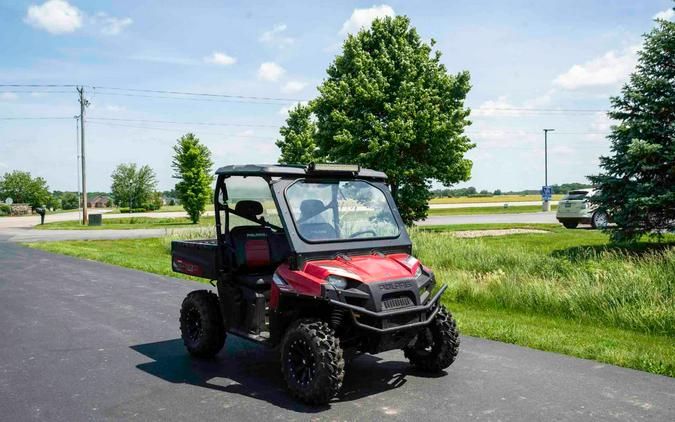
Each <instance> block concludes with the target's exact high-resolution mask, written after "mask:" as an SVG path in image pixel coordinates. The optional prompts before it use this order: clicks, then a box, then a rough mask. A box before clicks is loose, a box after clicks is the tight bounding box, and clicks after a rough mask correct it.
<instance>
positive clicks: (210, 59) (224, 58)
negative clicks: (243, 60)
mask: <svg viewBox="0 0 675 422" xmlns="http://www.w3.org/2000/svg"><path fill="white" fill-rule="evenodd" d="M204 61H205V62H206V63H212V64H219V65H221V66H229V65H232V64H235V63H236V62H237V59H235V58H234V57H232V56H230V55H227V54H225V53H221V52H218V51H214V52H213V53H212V54H211V55H210V56H206V57H204Z"/></svg>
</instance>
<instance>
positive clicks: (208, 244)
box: [171, 239, 223, 280]
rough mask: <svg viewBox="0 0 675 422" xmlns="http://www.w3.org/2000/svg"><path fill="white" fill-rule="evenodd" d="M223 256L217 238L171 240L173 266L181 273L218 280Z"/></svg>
mask: <svg viewBox="0 0 675 422" xmlns="http://www.w3.org/2000/svg"><path fill="white" fill-rule="evenodd" d="M222 257H223V254H222V251H221V250H220V248H219V247H218V241H217V240H216V239H197V240H174V241H172V242H171V266H172V268H173V270H174V271H176V272H179V273H183V274H188V275H191V276H195V277H202V278H208V279H211V280H216V279H218V277H219V275H220V270H221V268H222Z"/></svg>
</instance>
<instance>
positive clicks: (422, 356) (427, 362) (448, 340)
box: [403, 305, 459, 372]
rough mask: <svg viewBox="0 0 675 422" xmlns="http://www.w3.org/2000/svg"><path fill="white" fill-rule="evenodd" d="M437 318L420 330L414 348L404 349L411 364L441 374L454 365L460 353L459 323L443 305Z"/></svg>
mask: <svg viewBox="0 0 675 422" xmlns="http://www.w3.org/2000/svg"><path fill="white" fill-rule="evenodd" d="M439 306H440V307H441V309H439V310H438V313H437V314H436V318H434V320H433V321H432V322H431V324H429V325H428V326H426V327H424V328H423V329H422V330H420V332H419V334H418V335H417V341H416V342H415V344H414V345H413V346H412V347H406V348H405V349H403V353H404V354H405V357H406V358H408V360H409V361H410V363H411V364H413V365H415V366H416V367H418V368H419V369H422V370H424V371H428V372H440V371H442V370H443V369H445V368H447V367H448V366H450V365H452V363H453V362H454V361H455V358H457V353H458V352H459V330H457V323H456V322H455V320H454V319H453V318H452V314H451V313H450V312H448V311H447V310H446V309H445V307H444V306H443V305H439Z"/></svg>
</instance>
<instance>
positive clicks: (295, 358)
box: [172, 164, 459, 404]
mask: <svg viewBox="0 0 675 422" xmlns="http://www.w3.org/2000/svg"><path fill="white" fill-rule="evenodd" d="M217 176H218V178H217V182H216V191H215V195H214V202H215V211H216V238H215V239H209V240H186V241H174V242H173V244H172V265H173V270H174V271H177V272H181V273H185V274H190V275H193V276H197V277H203V278H207V279H210V280H212V283H213V284H214V285H215V287H216V290H217V294H215V293H212V292H211V291H209V290H198V291H194V292H192V293H190V294H189V295H188V296H187V297H186V298H185V300H184V301H183V305H182V308H181V314H180V328H181V333H182V337H183V341H184V343H185V346H186V347H187V349H188V351H189V352H190V353H191V354H192V355H194V356H198V357H211V356H213V355H215V354H216V353H218V351H220V350H221V349H222V347H223V345H224V343H225V337H226V335H227V334H232V335H236V336H238V337H242V338H245V339H248V340H251V341H254V342H258V343H261V344H263V345H266V346H269V347H279V348H280V352H281V370H282V373H283V375H284V378H285V380H286V383H287V385H288V389H289V390H290V391H291V392H292V393H293V394H294V395H295V396H296V397H298V398H299V399H301V400H303V401H305V402H308V403H315V404H318V403H326V402H328V401H329V400H330V399H331V398H332V397H334V396H335V395H336V394H337V392H338V391H339V389H340V387H341V385H342V379H343V377H344V366H345V362H344V360H345V356H346V355H350V356H353V355H356V354H358V353H373V354H374V353H379V352H382V351H385V350H392V349H402V350H403V351H404V354H405V356H406V357H407V358H408V359H409V360H410V362H411V363H412V364H413V365H415V366H417V367H419V368H420V369H422V370H427V371H434V372H439V371H441V370H443V369H444V368H447V367H448V366H449V365H450V364H452V363H453V361H454V360H455V357H456V356H457V352H458V350H459V336H458V332H457V328H456V324H455V321H454V320H453V318H452V315H451V314H450V313H449V312H448V311H447V310H446V309H445V308H444V307H443V305H441V304H440V303H439V301H440V297H441V295H442V294H443V292H444V291H445V288H446V286H445V285H443V286H441V287H440V288H439V289H437V290H436V289H435V286H436V280H435V278H434V274H433V272H432V271H431V270H430V269H429V268H427V267H425V266H423V265H422V264H421V263H420V262H419V261H418V260H417V259H416V258H414V257H413V256H412V255H411V252H412V245H411V242H410V238H409V237H408V234H407V233H406V230H405V226H404V224H403V222H402V221H401V217H400V215H399V213H398V210H397V209H396V205H395V204H394V200H393V198H392V196H391V193H390V192H389V189H388V188H387V186H386V184H385V183H386V176H385V175H384V173H381V172H378V171H373V170H368V169H362V168H359V167H358V166H350V165H336V164H324V165H321V164H316V165H313V164H312V165H309V166H281V165H242V166H226V167H222V168H220V169H219V170H218V171H217Z"/></svg>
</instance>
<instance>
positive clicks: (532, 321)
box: [28, 224, 675, 377]
mask: <svg viewBox="0 0 675 422" xmlns="http://www.w3.org/2000/svg"><path fill="white" fill-rule="evenodd" d="M491 228H493V229H501V228H536V229H543V230H547V231H548V233H543V234H516V235H509V236H499V237H485V238H477V239H463V238H455V237H453V236H451V235H450V232H452V231H460V230H485V229H491ZM178 235H181V236H182V235H184V234H183V233H180V234H178ZM200 235H203V234H200ZM411 237H412V238H413V242H414V244H415V254H416V255H417V256H418V257H419V258H420V259H421V260H422V262H424V263H425V264H426V265H428V266H429V267H431V268H433V269H434V271H435V273H436V276H437V279H438V280H439V281H440V282H443V283H445V284H447V285H448V290H447V293H446V294H445V295H444V302H445V304H446V305H447V306H448V308H449V309H451V310H452V311H453V312H454V313H455V315H456V316H457V319H458V322H459V325H460V328H461V330H462V332H463V333H464V334H467V335H474V336H478V337H484V338H490V339H494V340H500V341H505V342H510V343H515V344H520V345H523V346H528V347H533V348H537V349H541V350H548V351H554V352H559V353H565V354H569V355H573V356H578V357H582V358H589V359H595V360H598V361H601V362H606V363H610V364H615V365H620V366H625V367H630V368H635V369H640V370H644V371H649V372H653V373H658V374H664V375H668V376H671V377H675V347H674V346H673V345H674V344H675V295H674V294H673V292H674V291H675V236H668V237H667V238H666V239H665V241H666V242H668V243H663V244H658V243H653V242H651V243H650V242H641V243H638V244H635V245H632V246H630V247H617V246H611V245H609V244H608V243H607V236H606V235H605V234H603V233H601V232H598V231H594V230H567V229H563V228H561V227H560V226H558V225H554V224H472V225H459V226H442V227H439V226H437V227H425V228H416V229H413V230H411ZM170 240H171V238H161V239H129V240H115V241H67V242H46V243H34V244H29V245H28V246H30V247H36V248H40V249H44V250H47V251H51V252H56V253H63V254H68V255H73V256H78V257H82V258H87V259H93V260H97V261H103V262H107V263H110V264H115V265H121V266H124V267H129V268H135V269H139V270H143V271H149V272H153V273H158V274H164V275H170V276H174V277H181V275H180V274H177V273H173V272H172V271H171V265H170V256H169V244H170ZM186 278H187V277H186Z"/></svg>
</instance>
